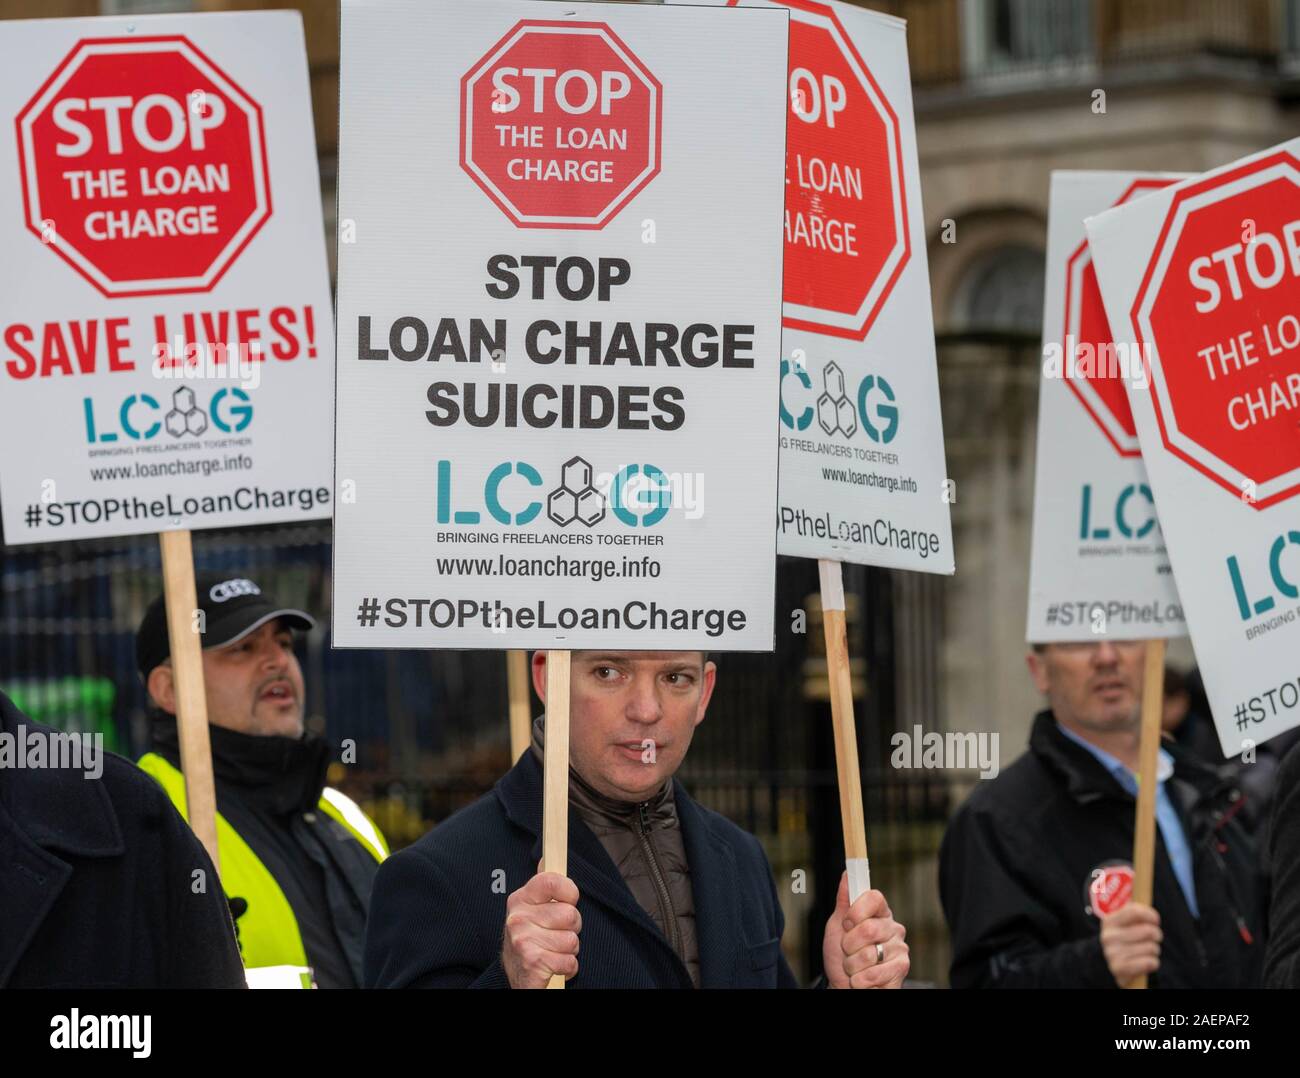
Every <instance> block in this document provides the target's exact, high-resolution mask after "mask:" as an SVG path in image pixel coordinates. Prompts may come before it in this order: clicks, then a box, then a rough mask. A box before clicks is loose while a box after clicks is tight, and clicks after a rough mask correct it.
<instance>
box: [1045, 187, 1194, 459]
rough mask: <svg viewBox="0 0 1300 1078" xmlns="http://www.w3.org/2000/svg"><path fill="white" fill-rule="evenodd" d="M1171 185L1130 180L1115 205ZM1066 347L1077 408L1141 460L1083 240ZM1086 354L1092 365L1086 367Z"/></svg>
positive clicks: (1069, 272) (1068, 287)
mask: <svg viewBox="0 0 1300 1078" xmlns="http://www.w3.org/2000/svg"><path fill="white" fill-rule="evenodd" d="M1173 182H1174V181H1173V180H1167V179H1166V180H1158V179H1143V180H1134V181H1133V183H1132V184H1131V185H1130V186H1129V188H1128V190H1127V191H1125V192H1124V193H1123V194H1122V195H1120V196H1119V198H1118V199H1117V200H1116V201H1115V203H1114V205H1116V206H1121V205H1123V204H1124V203H1125V202H1127V201H1128V200H1129V199H1131V198H1132V197H1133V196H1134V195H1137V194H1141V193H1144V192H1146V191H1150V190H1152V189H1154V188H1158V187H1168V186H1169V185H1170V184H1171V183H1173ZM1062 340H1063V341H1065V342H1068V343H1066V344H1065V345H1064V347H1067V348H1068V347H1071V345H1072V346H1073V349H1074V357H1073V362H1067V363H1066V364H1065V384H1066V385H1068V386H1069V387H1070V389H1071V390H1072V391H1073V392H1074V395H1075V396H1076V397H1078V398H1079V403H1081V404H1082V405H1083V407H1084V408H1085V409H1086V410H1087V412H1088V414H1089V415H1090V416H1092V419H1093V422H1095V423H1096V424H1097V426H1098V427H1100V428H1101V431H1102V433H1103V434H1105V435H1106V437H1107V439H1108V440H1109V441H1110V444H1111V445H1113V446H1114V447H1115V451H1116V452H1117V453H1119V455H1120V456H1122V457H1139V456H1141V455H1142V451H1141V449H1139V448H1138V436H1137V428H1136V427H1135V426H1134V424H1133V409H1132V408H1131V407H1130V406H1129V402H1128V391H1127V390H1126V389H1125V388H1124V379H1123V374H1122V372H1117V371H1113V370H1110V369H1108V368H1107V367H1106V365H1105V359H1104V357H1105V356H1107V355H1109V354H1113V352H1112V351H1111V350H1112V349H1113V347H1114V344H1113V342H1114V338H1113V337H1112V336H1111V332H1110V322H1108V321H1107V320H1106V309H1105V307H1103V306H1102V302H1101V288H1100V287H1099V286H1098V285H1097V270H1096V267H1095V266H1093V264H1092V250H1091V249H1090V248H1089V247H1088V241H1087V240H1084V241H1083V242H1082V243H1081V244H1079V246H1078V247H1077V248H1075V250H1074V253H1073V254H1072V255H1070V258H1069V261H1068V262H1067V263H1066V265H1065V328H1064V334H1063V336H1062ZM1084 349H1087V350H1088V351H1090V352H1091V355H1092V357H1093V358H1092V360H1091V361H1088V362H1085V360H1086V354H1084V355H1081V354H1080V353H1081V352H1082V351H1083V350H1084Z"/></svg>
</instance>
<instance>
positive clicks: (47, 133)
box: [17, 36, 271, 296]
mask: <svg viewBox="0 0 1300 1078" xmlns="http://www.w3.org/2000/svg"><path fill="white" fill-rule="evenodd" d="M17 126H18V149H19V159H20V164H21V168H22V173H23V181H24V183H23V195H24V203H25V212H26V218H27V226H28V228H29V230H31V231H32V232H34V233H35V234H36V235H37V236H39V237H40V238H41V240H42V242H43V243H45V244H46V245H47V246H48V247H49V249H50V250H51V251H53V252H54V253H55V254H57V255H59V256H60V257H62V258H63V259H64V260H65V261H67V262H68V263H69V264H70V265H71V266H72V267H73V268H74V269H76V270H77V272H78V273H80V274H81V275H82V276H83V277H85V278H86V279H87V280H88V281H90V283H91V284H93V285H94V286H95V287H96V288H97V289H99V291H100V292H102V293H104V294H105V295H108V296H138V295H159V294H167V293H173V292H196V291H207V290H208V289H210V288H212V286H213V285H215V284H216V282H217V281H218V280H219V279H220V278H221V276H222V275H223V274H224V273H225V272H226V270H227V269H229V267H230V265H231V264H232V263H233V262H234V260H235V259H236V258H237V257H238V255H239V253H240V252H241V251H242V250H243V249H244V248H245V247H246V246H247V244H248V242H249V241H250V240H251V239H252V236H253V234H254V233H256V232H257V231H258V229H260V228H261V226H262V225H263V224H264V223H265V221H266V220H267V218H269V216H270V213H271V198H270V177H269V174H268V169H267V162H266V151H265V144H264V133H263V128H262V116H261V108H260V107H259V106H258V105H257V103H256V102H255V101H253V100H252V99H251V98H250V97H249V96H248V95H247V94H245V93H244V92H243V91H242V90H241V89H240V88H239V87H238V86H237V85H236V84H235V83H234V82H233V81H232V80H231V79H230V78H229V77H228V76H226V75H225V74H224V73H223V72H222V71H221V70H220V69H219V68H217V66H216V65H215V64H214V63H212V61H211V60H209V59H208V58H207V57H206V56H205V55H204V54H203V53H202V52H200V51H199V50H198V49H197V48H196V47H195V46H194V45H193V44H192V43H191V42H190V41H188V40H187V39H186V38H184V37H181V36H174V37H157V38H148V37H144V38H121V39H115V38H103V39H89V40H83V41H81V42H79V43H78V44H77V45H76V46H75V47H74V48H73V49H72V51H71V52H70V53H69V54H68V56H67V57H65V59H64V60H63V62H62V63H61V64H60V65H59V66H58V67H57V68H56V69H55V71H54V72H53V74H52V75H51V76H50V78H49V79H48V80H47V81H46V83H45V84H44V85H43V86H42V87H40V89H39V90H37V92H36V94H35V96H33V98H32V99H31V100H30V101H29V102H28V104H27V105H26V106H25V108H24V109H23V110H22V111H21V112H20V113H19V115H18V119H17Z"/></svg>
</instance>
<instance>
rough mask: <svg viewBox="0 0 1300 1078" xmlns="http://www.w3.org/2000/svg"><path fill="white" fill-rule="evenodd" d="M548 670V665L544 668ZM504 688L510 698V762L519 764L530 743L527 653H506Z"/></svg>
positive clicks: (514, 651)
mask: <svg viewBox="0 0 1300 1078" xmlns="http://www.w3.org/2000/svg"><path fill="white" fill-rule="evenodd" d="M546 668H547V669H548V670H549V669H550V665H549V664H547V667H546ZM506 688H507V690H508V692H509V697H510V762H511V763H512V764H514V763H518V762H519V757H521V756H522V755H523V754H524V753H525V752H527V751H528V744H529V742H530V741H532V730H531V727H532V714H531V712H532V708H531V707H529V704H530V702H531V700H532V697H531V696H530V695H529V687H528V652H526V651H519V650H518V649H515V650H512V651H507V652H506Z"/></svg>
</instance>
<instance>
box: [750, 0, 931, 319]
mask: <svg viewBox="0 0 1300 1078" xmlns="http://www.w3.org/2000/svg"><path fill="white" fill-rule="evenodd" d="M733 2H734V0H733ZM789 64H790V66H789V75H788V80H789V82H788V90H789V116H788V123H787V125H786V138H787V146H786V181H785V182H786V199H785V278H784V281H785V284H784V297H783V298H784V300H785V319H784V324H785V326H786V327H787V328H790V329H805V330H810V331H812V332H815V333H822V334H827V335H831V336H837V337H848V338H852V339H857V340H861V339H863V338H865V337H866V335H867V333H868V332H869V331H870V329H871V325H872V323H873V322H874V321H875V318H876V316H877V315H878V314H879V313H880V310H881V308H882V307H883V306H884V303H885V301H886V300H887V299H888V297H889V294H890V292H891V291H892V290H893V287H894V284H895V283H896V282H897V280H898V278H899V276H900V274H901V273H902V271H903V267H904V266H905V265H906V263H907V260H908V257H909V255H910V242H909V237H908V229H907V203H906V194H905V190H904V176H903V161H902V147H901V135H900V130H899V123H898V117H897V115H896V114H895V113H894V110H893V108H892V107H891V105H890V103H889V101H888V100H887V98H886V97H885V95H884V93H883V91H882V90H881V88H880V86H879V84H878V83H877V82H876V80H875V78H874V77H873V76H872V74H871V71H870V70H869V69H868V67H867V65H866V63H865V61H864V60H863V59H862V57H861V55H860V54H859V53H858V51H857V49H856V48H855V47H854V45H853V42H852V41H851V40H850V39H849V37H848V34H847V33H846V32H845V30H844V28H843V26H842V25H841V24H840V22H839V19H838V17H837V16H836V14H835V12H834V10H833V9H831V8H830V7H827V6H824V5H821V4H817V3H811V2H809V3H801V4H799V5H798V6H793V7H792V8H791V11H790V61H789Z"/></svg>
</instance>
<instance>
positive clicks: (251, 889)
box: [136, 574, 388, 988]
mask: <svg viewBox="0 0 1300 1078" xmlns="http://www.w3.org/2000/svg"><path fill="white" fill-rule="evenodd" d="M197 593H198V603H199V609H198V612H197V616H198V617H197V620H198V627H199V629H200V631H201V633H202V642H203V676H204V688H205V695H206V698H207V707H208V722H209V725H210V734H211V738H212V770H213V775H214V778H215V781H216V793H217V847H218V851H219V854H220V858H221V882H222V886H223V887H224V889H225V892H226V895H227V896H228V897H229V899H230V902H231V908H232V910H233V911H234V912H235V914H236V917H237V921H236V925H237V928H238V930H239V937H240V949H241V950H242V952H243V958H244V965H245V966H246V967H248V969H249V971H250V975H249V982H250V984H253V985H254V986H256V985H257V984H258V983H268V984H270V983H285V981H286V980H289V981H292V982H294V983H310V981H312V980H314V982H315V984H316V985H317V986H318V987H321V988H353V987H356V986H358V985H359V984H360V983H361V958H362V944H363V939H364V934H365V923H366V914H367V911H368V909H369V903H370V886H371V883H372V882H373V880H374V877H375V873H376V871H377V870H378V867H379V863H380V861H382V860H383V859H384V857H385V856H387V853H388V848H387V845H386V844H385V842H384V838H383V836H382V835H381V834H380V833H379V829H378V828H377V827H375V825H374V824H373V823H372V822H371V820H370V819H369V818H368V817H367V816H366V815H365V813H363V812H362V811H361V809H360V808H358V807H357V805H356V804H355V803H354V802H352V801H351V800H349V799H348V798H347V797H345V796H344V795H343V794H341V793H339V792H338V791H337V790H333V789H330V788H328V787H326V786H325V771H326V768H327V767H328V766H329V756H330V750H329V745H328V743H327V742H326V741H325V740H324V739H323V738H319V737H314V736H307V735H306V734H305V731H304V726H303V677H302V669H301V667H300V666H299V665H298V659H297V657H296V656H295V655H294V651H293V631H294V630H295V629H301V630H304V631H306V630H310V629H311V628H313V627H314V625H315V622H314V621H313V620H312V618H311V617H310V616H309V615H308V614H306V613H304V612H303V611H301V610H294V609H291V608H286V607H282V606H279V605H277V604H276V603H275V602H274V601H273V600H272V599H271V598H270V597H269V596H267V595H265V594H264V593H263V592H262V591H261V589H260V588H259V587H258V586H257V585H256V584H255V583H254V582H253V581H251V580H247V579H244V578H241V577H225V576H215V575H210V574H204V575H200V577H199V579H198V581H197ZM169 656H170V644H169V641H168V637H167V612H166V607H165V605H164V602H163V599H162V597H161V596H160V597H158V598H157V599H155V600H154V602H153V603H152V604H150V607H149V609H148V610H147V611H146V612H145V616H144V620H143V621H142V622H141V623H140V629H139V632H138V633H137V634H136V659H137V662H138V664H139V668H140V676H141V677H142V678H143V679H144V682H145V686H146V688H147V689H148V691H149V698H150V700H151V701H152V703H153V704H154V706H155V709H156V710H155V714H154V720H153V726H152V731H151V732H152V738H153V751H152V752H149V753H147V754H146V755H145V756H143V757H142V758H141V759H140V767H141V768H143V769H144V770H145V771H147V772H148V773H149V774H150V775H152V776H153V777H154V778H155V779H156V780H157V781H158V782H159V783H160V784H161V785H162V787H163V789H164V790H166V791H167V794H168V795H169V796H170V797H171V799H172V801H173V802H175V804H176V807H177V808H178V809H180V811H181V812H182V813H185V784H184V779H183V777H182V775H181V772H180V748H179V742H178V738H177V732H176V720H175V714H176V686H175V682H174V680H173V676H172V667H171V661H170V658H169ZM308 970H310V974H308ZM254 971H260V972H254Z"/></svg>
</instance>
